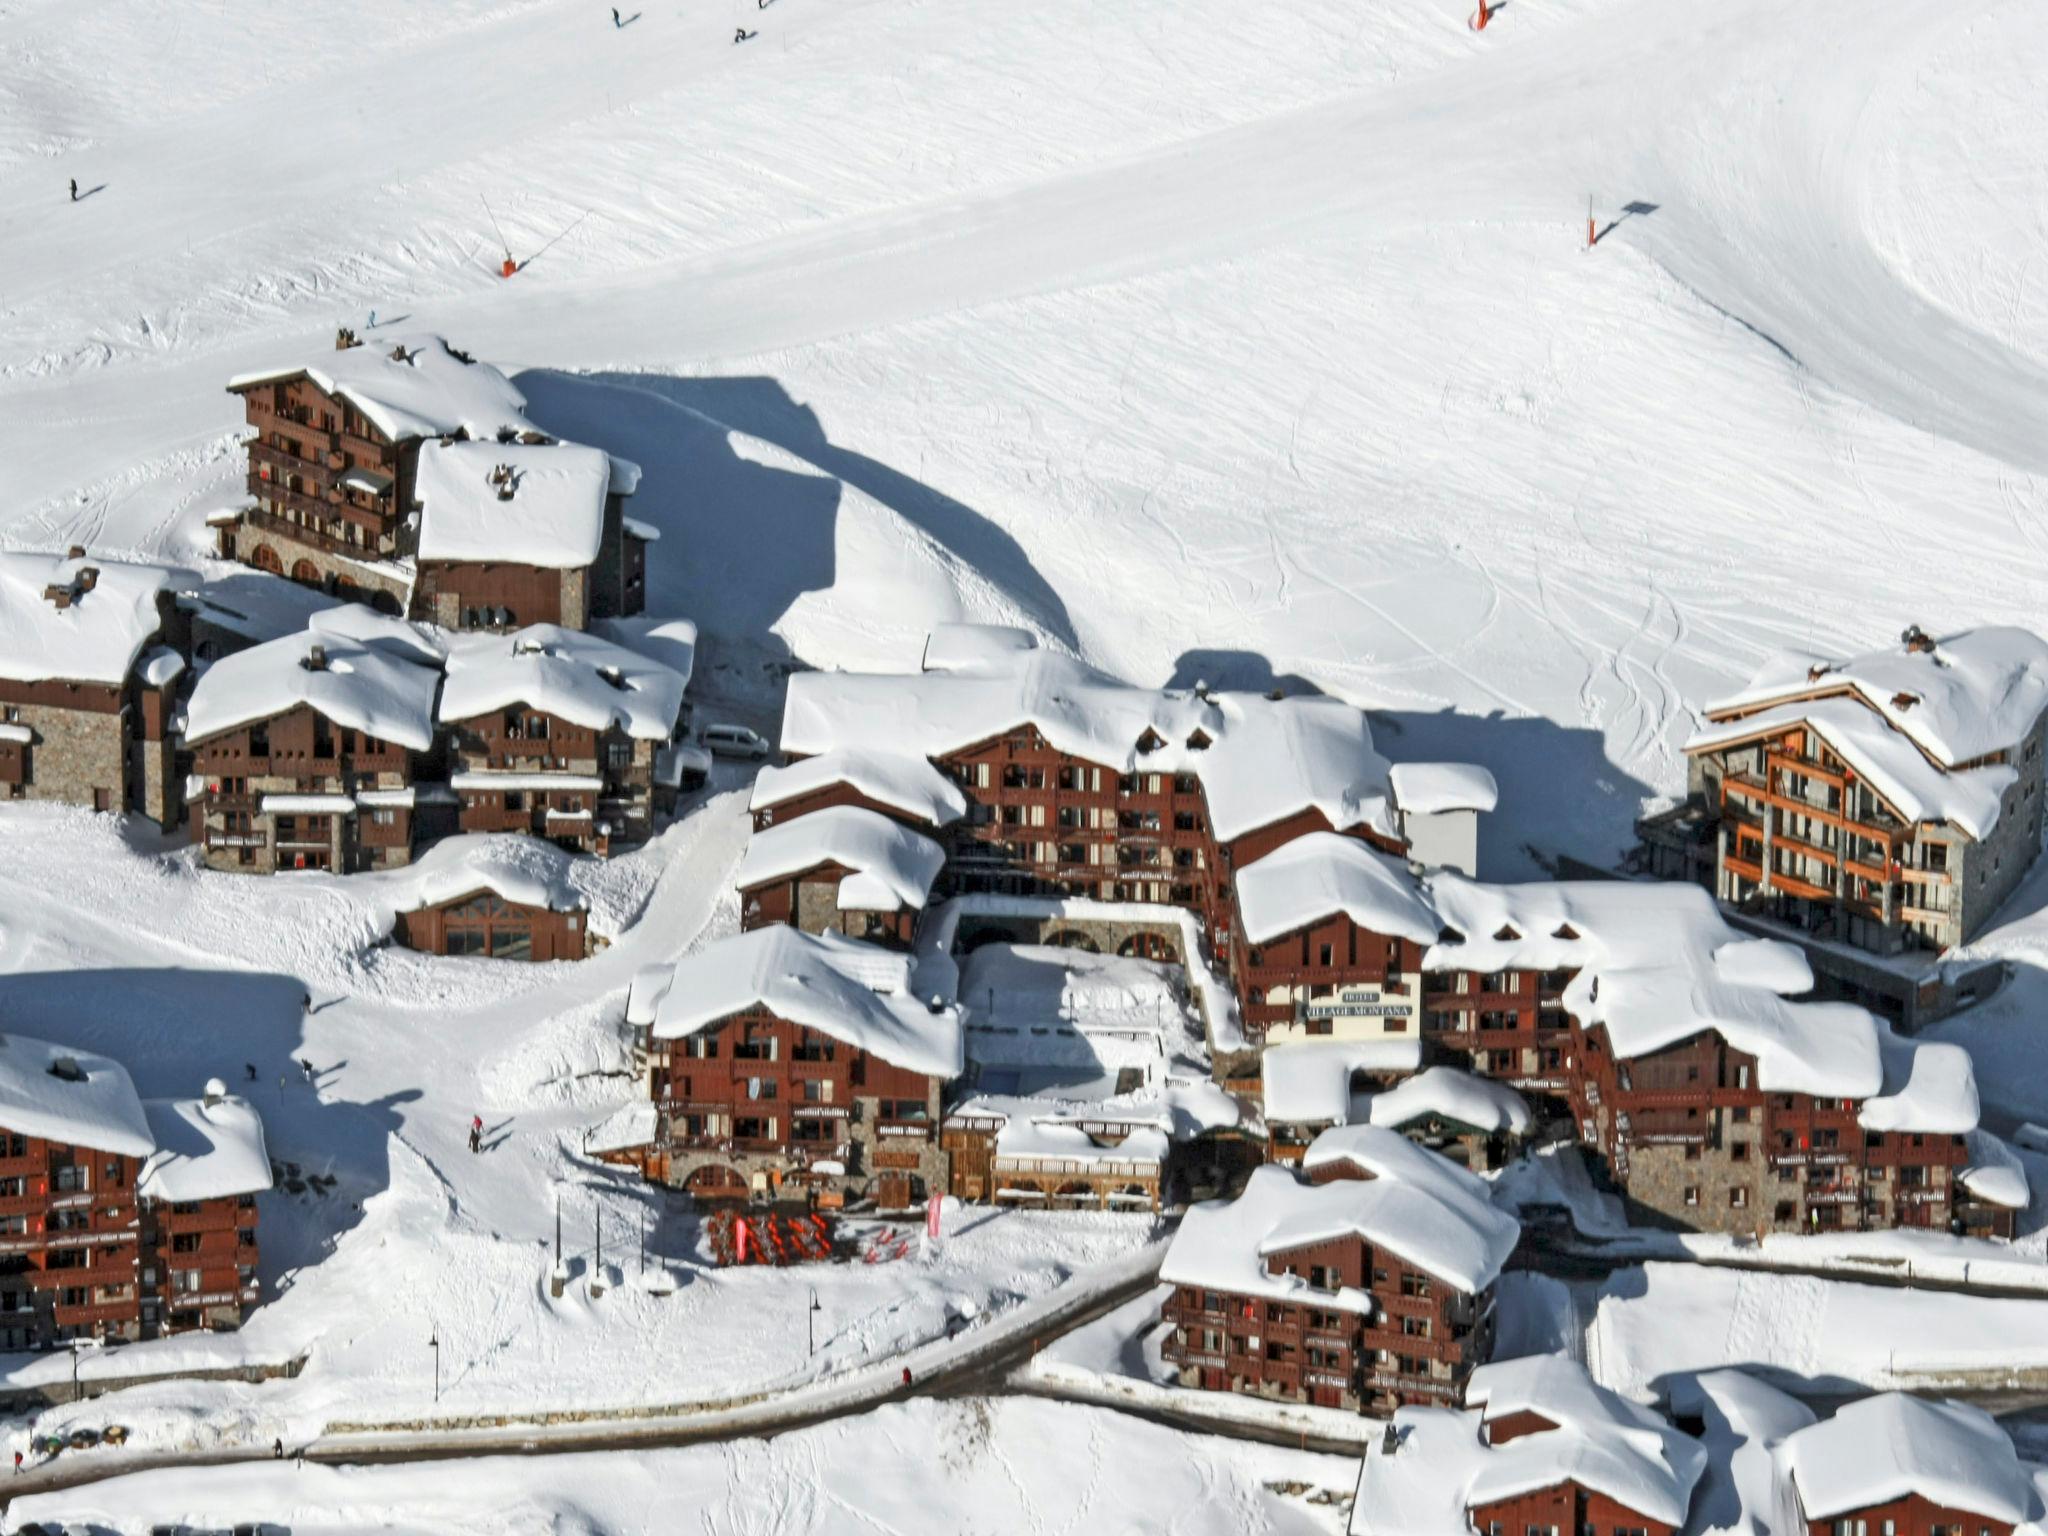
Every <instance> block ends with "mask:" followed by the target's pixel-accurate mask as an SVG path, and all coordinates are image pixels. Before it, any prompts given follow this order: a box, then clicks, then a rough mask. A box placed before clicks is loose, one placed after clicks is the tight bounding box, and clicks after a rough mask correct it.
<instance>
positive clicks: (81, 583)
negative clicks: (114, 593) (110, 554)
mask: <svg viewBox="0 0 2048 1536" xmlns="http://www.w3.org/2000/svg"><path fill="white" fill-rule="evenodd" d="M99 584H100V568H99V567H98V566H96V565H81V566H80V567H79V568H78V590H79V591H81V592H90V591H91V590H92V589H93V588H94V587H96V586H98V585H99Z"/></svg>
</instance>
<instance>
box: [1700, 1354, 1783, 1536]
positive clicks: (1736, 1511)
mask: <svg viewBox="0 0 2048 1536" xmlns="http://www.w3.org/2000/svg"><path fill="white" fill-rule="evenodd" d="M1671 1408H1672V1411H1673V1412H1674V1413H1677V1414H1682V1415H1686V1416H1689V1417H1694V1418H1698V1419H1699V1420H1700V1421H1701V1423H1702V1424H1703V1426H1704V1428H1703V1429H1702V1430H1701V1433H1700V1444H1701V1445H1702V1446H1703V1447H1705V1449H1706V1452H1707V1467H1706V1471H1705V1473H1704V1474H1703V1475H1702V1476H1701V1478H1700V1484H1699V1490H1698V1492H1697V1493H1696V1494H1695V1495H1694V1498H1693V1515H1692V1522H1691V1524H1690V1525H1689V1526H1688V1528H1687V1529H1688V1530H1689V1531H1691V1532H1693V1533H1695V1536H1721V1533H1727V1536H1799V1532H1800V1531H1801V1530H1802V1529H1803V1528H1804V1527H1803V1523H1802V1522H1801V1520H1800V1519H1799V1508H1798V1505H1797V1503H1796V1502H1795V1501H1794V1499H1793V1496H1792V1487H1791V1484H1790V1483H1789V1482H1787V1481H1786V1479H1785V1478H1784V1477H1783V1476H1782V1475H1780V1473H1779V1470H1778V1458H1777V1450H1778V1447H1779V1445H1780V1444H1781V1443H1782V1442H1783V1441H1784V1440H1785V1438H1786V1437H1787V1436H1788V1435H1792V1434H1796V1433H1797V1432H1798V1431H1800V1430H1802V1429H1805V1428H1806V1427H1807V1426H1808V1425H1810V1424H1812V1423H1813V1422H1814V1417H1813V1410H1812V1409H1811V1408H1809V1407H1807V1406H1806V1404H1804V1403H1802V1402H1800V1401H1799V1399H1797V1398H1796V1397H1790V1396H1787V1395H1786V1394H1785V1393H1783V1392H1780V1391H1779V1390H1778V1389H1777V1388H1776V1387H1772V1386H1767V1385H1766V1384H1765V1383H1763V1382H1761V1381H1759V1380H1757V1378H1756V1377H1754V1376H1751V1375H1748V1374H1746V1373H1745V1372H1742V1371H1729V1370H1722V1371H1702V1372H1701V1373H1700V1374H1699V1375H1697V1376H1686V1375H1680V1376H1678V1377H1676V1378H1675V1379H1674V1380H1673V1381H1672V1383H1671Z"/></svg>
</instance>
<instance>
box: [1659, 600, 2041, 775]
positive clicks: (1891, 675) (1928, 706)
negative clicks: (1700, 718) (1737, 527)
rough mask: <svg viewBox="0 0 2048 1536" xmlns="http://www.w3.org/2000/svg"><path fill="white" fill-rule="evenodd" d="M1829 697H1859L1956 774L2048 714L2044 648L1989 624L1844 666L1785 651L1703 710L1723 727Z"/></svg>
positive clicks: (2020, 632) (2028, 635)
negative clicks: (1787, 705) (1739, 718)
mask: <svg viewBox="0 0 2048 1536" xmlns="http://www.w3.org/2000/svg"><path fill="white" fill-rule="evenodd" d="M1907 633H1908V635H1909V636H1910V635H1916V634H1917V631H1912V630H1909V631H1908V632H1907ZM1830 695H1836V696H1848V697H1852V698H1855V699H1857V700H1859V701H1860V702H1861V703H1862V704H1863V705H1864V706H1866V707H1867V708H1868V709H1870V710H1872V711H1874V712H1875V713H1876V714H1877V715H1878V716H1879V717H1880V718H1881V719H1882V720H1883V721H1884V722H1885V724H1886V725H1888V726H1890V727H1891V728H1892V729H1893V730H1895V731H1898V732H1900V733H1901V734H1903V735H1904V736H1906V737H1907V738H1908V739H1910V740H1911V741H1912V742H1913V743H1914V745H1916V746H1917V747H1919V748H1920V750H1921V751H1923V752H1925V753H1926V754H1927V755H1928V756H1929V757H1930V758H1932V759H1934V761H1936V762H1937V763H1939V764H1941V765H1942V766H1943V767H1945V768H1954V767H1956V766H1957V765H1959V764H1962V763H1967V762H1972V761H1974V760H1976V759H1977V758H1980V757H1984V756H1986V755H1987V754H1989V753H1992V752H1999V751H2003V750H2005V749H2007V748H2010V747H2013V746H2017V745H2018V744H2019V742H2020V741H2021V740H2022V739H2023V738H2024V737H2025V736H2026V735H2027V733H2028V732H2029V731H2031V730H2032V729H2033V728H2034V722H2035V721H2036V720H2038V719H2039V718H2040V715H2041V711H2042V709H2043V708H2048V642H2044V641H2043V640H2042V639H2041V638H2040V637H2039V636H2038V635H2035V634H2033V633H2032V632H2030V631H2028V630H2024V629H2018V628H2013V627H2005V626H1988V627H1986V628H1983V629H1971V630H1964V631H1962V632H1961V633H1960V634H1954V635H1949V636H1946V637H1944V638H1941V639H1939V640H1927V639H1926V637H1924V636H1923V637H1920V641H1919V643H1917V644H1916V643H1913V642H1910V641H1909V640H1907V639H1906V638H1904V637H1902V638H1901V640H1900V642H1899V643H1898V644H1896V645H1891V646H1886V647H1883V648H1881V649H1879V650H1875V651H1866V652H1865V653H1863V654H1862V655H1860V656H1851V657H1849V658H1847V659H1846V660H1832V659H1830V658H1827V657H1824V656H1818V655H1814V654H1811V653H1808V652H1802V651H1784V652H1780V653H1778V654H1777V655H1774V656H1772V657H1771V658H1770V659H1769V660H1767V661H1766V662H1765V663H1764V664H1763V666H1762V667H1760V668H1759V669H1758V670H1757V673H1756V675H1755V676H1754V677H1752V678H1751V679H1750V680H1749V682H1748V683H1747V684H1745V685H1744V686H1743V687H1741V688H1740V689H1738V690H1736V691H1735V692H1734V693H1732V694H1729V695H1727V696H1725V697H1723V698H1719V699H1716V700H1714V701H1713V702H1712V703H1711V704H1709V705H1707V707H1706V714H1707V718H1708V719H1710V720H1717V721H1718V720H1723V719H1727V718H1730V717H1733V716H1737V715H1741V714H1748V713H1752V712H1754V711H1756V710H1759V709H1763V708H1767V707H1769V706H1772V705H1776V704H1784V703H1792V702H1798V703H1804V702H1805V701H1809V700H1812V699H1816V698H1822V697H1827V696H1830ZM1688 750H1691V747H1690V746H1688Z"/></svg>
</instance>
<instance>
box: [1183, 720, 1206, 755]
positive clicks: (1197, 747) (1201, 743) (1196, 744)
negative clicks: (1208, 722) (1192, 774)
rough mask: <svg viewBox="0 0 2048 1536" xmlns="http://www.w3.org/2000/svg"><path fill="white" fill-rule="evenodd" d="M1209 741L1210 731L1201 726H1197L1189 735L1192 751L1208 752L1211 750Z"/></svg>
mask: <svg viewBox="0 0 2048 1536" xmlns="http://www.w3.org/2000/svg"><path fill="white" fill-rule="evenodd" d="M1209 741H1210V737H1209V733H1208V732H1207V731H1205V730H1203V729H1202V728H1201V727H1200V726H1197V727H1196V728H1195V729H1194V730H1193V731H1192V732H1190V733H1189V735H1188V750H1189V751H1190V752H1206V751H1208V750H1209Z"/></svg>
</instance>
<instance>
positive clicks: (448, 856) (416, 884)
mask: <svg viewBox="0 0 2048 1536" xmlns="http://www.w3.org/2000/svg"><path fill="white" fill-rule="evenodd" d="M585 862H586V861H584V860H580V859H578V858H577V856H576V855H575V854H573V853H569V852H567V851H566V850H564V849H561V848H558V847H556V846H555V845H554V844H553V843H550V842H546V841H544V840H543V839H541V838H537V837H527V836H525V835H524V834H523V833H516V832H464V833H460V834H458V835H456V836H454V837H444V838H442V839H441V840H440V841H439V842H437V843H435V844H434V845H433V846H432V847H431V848H429V849H427V850H426V851H425V852H424V853H422V854H420V855H419V856H418V857H417V858H415V859H414V860H413V861H412V863H410V864H408V865H406V866H405V867H404V868H402V869H395V870H391V871H389V872H388V873H386V874H382V875H379V876H377V877H376V878H377V889H378V892H379V894H380V898H381V900H382V901H383V902H385V903H387V904H388V905H389V907H390V909H391V910H392V911H394V912H416V911H418V910H419V909H420V908H422V907H435V906H439V905H440V904H441V903H442V902H445V901H453V900H455V899H457V898H458V897H462V896H471V895H474V894H475V893H477V892H478V891H492V892H495V893H496V894H497V895H499V896H501V897H503V898H504V899H505V900H506V901H511V902H517V903H518V904H519V905H521V906H526V907H545V908H547V909H548V910H549V911H551V912H575V911H582V910H585V909H587V908H588V907H589V905H590V897H589V896H588V895H587V894H586V893H585V892H583V891H581V890H579V889H577V887H576V885H575V883H574V881H573V880H572V879H571V876H572V874H573V873H574V872H575V870H576V869H577V868H578V867H579V865H582V864H584V863H585Z"/></svg>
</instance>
